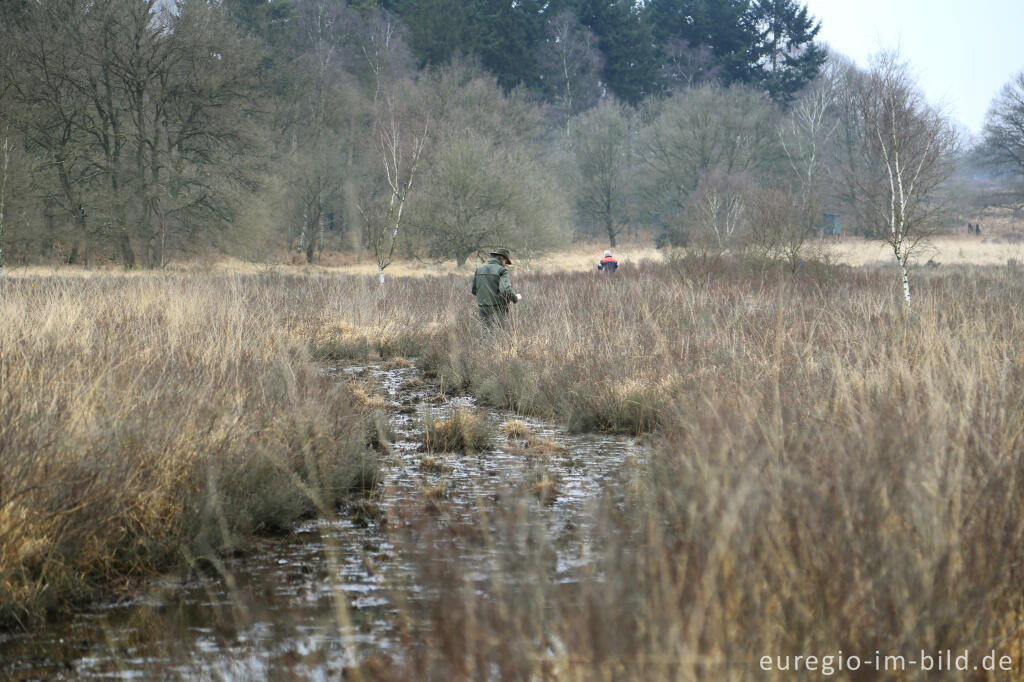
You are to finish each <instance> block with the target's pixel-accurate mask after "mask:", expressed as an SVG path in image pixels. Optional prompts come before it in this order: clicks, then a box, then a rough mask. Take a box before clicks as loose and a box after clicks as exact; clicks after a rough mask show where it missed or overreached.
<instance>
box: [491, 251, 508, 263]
mask: <svg viewBox="0 0 1024 682" xmlns="http://www.w3.org/2000/svg"><path fill="white" fill-rule="evenodd" d="M491 255H492V256H501V257H502V258H504V259H505V260H507V261H508V262H509V263H511V262H512V257H511V256H509V255H508V249H495V250H494V251H491Z"/></svg>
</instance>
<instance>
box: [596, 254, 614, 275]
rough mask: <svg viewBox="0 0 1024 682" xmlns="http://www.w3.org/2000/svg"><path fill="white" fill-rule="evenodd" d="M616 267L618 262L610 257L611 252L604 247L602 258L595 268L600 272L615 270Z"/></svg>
mask: <svg viewBox="0 0 1024 682" xmlns="http://www.w3.org/2000/svg"><path fill="white" fill-rule="evenodd" d="M618 267H619V263H618V261H616V260H615V259H614V258H612V252H611V251H609V250H607V249H605V252H604V258H602V259H601V262H600V263H598V264H597V269H598V270H600V271H601V272H615V270H616V269H618Z"/></svg>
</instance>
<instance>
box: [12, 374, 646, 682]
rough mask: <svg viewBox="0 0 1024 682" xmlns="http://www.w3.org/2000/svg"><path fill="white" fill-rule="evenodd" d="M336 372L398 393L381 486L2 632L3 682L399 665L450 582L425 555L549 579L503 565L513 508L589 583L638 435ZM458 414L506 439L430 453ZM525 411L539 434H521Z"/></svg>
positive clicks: (489, 573) (561, 563)
mask: <svg viewBox="0 0 1024 682" xmlns="http://www.w3.org/2000/svg"><path fill="white" fill-rule="evenodd" d="M327 371H329V372H331V373H332V374H335V375H337V377H338V380H339V381H344V380H350V381H361V382H365V383H367V384H372V385H376V386H377V387H378V389H377V390H378V392H379V394H380V397H381V398H382V399H383V401H384V404H385V409H386V411H387V414H388V415H389V417H388V419H389V428H390V431H391V433H390V434H389V439H388V440H389V442H390V445H389V447H387V448H386V449H385V451H384V452H383V454H382V455H381V462H380V464H381V482H380V485H379V487H378V489H377V490H375V491H374V493H373V494H372V495H370V496H369V497H368V498H366V499H362V500H358V501H356V502H354V503H353V505H352V507H351V508H349V509H347V510H343V511H342V512H339V514H338V515H337V517H336V518H332V519H318V520H315V521H310V522H307V523H304V524H302V525H300V526H299V527H297V528H296V529H295V530H294V531H293V532H291V533H289V534H287V535H285V536H282V537H274V538H261V539H259V540H258V541H257V543H256V546H255V547H254V548H253V549H252V551H251V552H247V553H246V555H245V556H244V557H241V558H237V559H225V560H224V562H223V564H222V565H219V566H217V567H215V570H208V571H193V572H189V573H187V574H182V575H172V576H165V577H163V578H161V579H159V580H155V581H153V582H151V583H149V584H148V585H146V586H145V587H144V589H142V590H141V591H140V592H138V593H136V594H133V595H131V596H129V597H126V598H124V599H121V600H116V601H113V602H110V603H105V604H98V605H94V606H93V607H91V608H88V609H85V610H83V611H82V612H80V613H79V614H78V615H76V616H75V617H74V618H72V619H70V620H68V621H64V622H60V623H57V624H54V625H51V626H49V627H46V628H45V629H41V630H34V631H32V632H24V633H23V632H17V633H7V634H0V678H2V679H14V680H28V679H68V680H71V679H74V680H80V679H101V678H102V679H153V678H158V679H175V678H196V677H199V678H208V679H238V680H248V679H265V678H269V677H274V676H276V673H275V671H280V670H287V671H289V674H291V675H296V676H299V677H301V678H304V679H335V678H337V677H338V676H339V675H340V674H341V673H342V671H344V669H345V668H346V667H348V666H350V665H353V664H358V663H360V662H361V661H363V660H365V659H367V658H368V657H374V656H375V657H383V658H385V659H386V658H392V659H394V658H400V657H402V656H403V655H405V653H406V649H407V647H408V646H410V643H409V641H408V639H407V638H403V635H402V628H401V626H400V623H401V620H402V617H401V616H402V615H403V614H405V615H406V616H408V615H409V614H416V613H419V612H426V611H428V610H429V609H421V608H419V607H420V606H421V605H424V604H427V603H428V602H430V601H431V600H432V599H436V598H437V594H436V589H435V588H436V585H431V584H428V583H427V582H426V581H424V580H423V579H422V576H423V574H424V571H423V565H424V562H427V563H431V564H434V568H435V569H439V570H440V572H441V573H443V572H444V570H443V569H444V568H445V566H446V564H451V565H457V567H458V571H459V574H460V575H463V576H469V579H470V580H472V581H479V583H480V584H481V585H484V584H491V583H494V582H495V581H498V582H501V583H505V584H511V585H514V584H515V583H517V582H520V581H524V580H536V579H538V578H537V575H536V573H530V574H529V575H525V574H524V575H516V574H515V571H514V569H509V568H508V564H507V562H502V561H498V560H496V557H498V556H501V555H508V554H509V553H515V552H517V551H519V550H518V548H516V547H510V546H503V544H504V545H508V544H509V543H515V542H516V539H515V537H513V536H510V535H509V534H503V533H494V534H489V533H488V531H487V526H486V519H487V518H493V517H496V516H499V515H500V514H502V513H504V512H507V511H508V509H509V507H510V506H513V505H517V506H518V507H519V508H520V509H521V510H523V511H521V513H525V514H528V515H529V516H530V518H531V523H532V524H533V526H532V527H534V528H536V527H539V528H540V529H541V532H542V533H543V534H544V535H545V536H546V537H545V538H544V543H545V546H546V547H549V548H550V552H549V554H550V555H551V560H550V561H547V562H546V563H545V568H544V569H543V575H542V577H541V579H544V580H547V581H551V582H564V583H572V582H574V581H577V580H578V579H579V577H580V575H581V571H583V570H585V569H586V568H587V566H588V564H590V562H591V561H592V558H591V555H590V547H591V544H590V542H589V541H588V538H589V536H590V533H591V531H592V528H591V527H590V525H591V524H593V523H595V522H594V520H593V519H594V518H595V514H594V508H595V506H596V505H598V504H599V502H600V501H602V500H601V498H602V496H603V494H604V491H605V490H606V484H608V483H609V482H610V481H612V480H621V478H622V477H623V476H624V475H625V473H624V472H625V471H627V470H628V469H629V468H631V467H633V466H635V465H636V462H637V461H638V460H639V457H638V456H639V455H640V454H641V450H640V448H641V446H639V445H638V444H637V443H636V442H635V441H634V440H633V439H631V438H628V437H617V436H597V435H578V434H568V433H565V432H564V431H563V430H561V429H560V428H558V427H557V426H556V425H554V424H548V423H544V422H540V421H537V420H531V419H521V418H517V417H515V416H514V415H513V414H511V413H507V412H503V411H500V410H490V409H484V408H480V407H478V406H476V405H474V403H473V400H472V399H471V398H467V397H446V396H443V395H441V394H440V393H439V392H438V387H437V385H436V384H434V383H432V382H431V381H429V380H424V377H423V376H422V373H421V372H420V370H418V369H417V368H416V367H413V366H369V367H345V368H332V369H330V370H327ZM455 409H463V410H472V411H473V412H476V413H484V414H485V415H486V417H487V419H488V420H489V421H490V423H491V424H492V425H493V428H494V432H495V436H494V438H493V439H492V445H490V446H488V447H487V448H485V449H484V450H483V451H482V452H479V453H475V454H465V453H424V452H421V451H420V443H421V442H422V432H423V422H424V419H429V418H432V417H435V418H436V417H443V416H444V415H445V414H447V413H449V412H451V411H452V410H455ZM514 419H515V420H516V421H518V422H521V423H522V424H523V425H525V427H526V430H528V432H529V433H530V434H532V435H530V436H529V439H530V440H529V442H527V441H526V440H525V439H524V438H525V437H524V436H523V435H522V434H521V433H519V432H517V431H515V430H510V429H509V428H508V424H509V422H510V421H512V420H514ZM503 426H504V427H505V429H504V432H503V431H502V427H503ZM607 502H608V501H607V500H603V503H607ZM481 528H483V530H482V531H481ZM460 529H476V530H475V532H461V531H460ZM424 530H426V531H427V532H423V531H424ZM481 533H483V534H484V535H487V539H486V541H485V542H480V541H479V536H480V535H481ZM474 538H475V539H474ZM410 548H415V551H414V552H410ZM413 554H415V557H414V556H413ZM437 572H438V571H437V570H435V571H434V573H435V574H436V573H437Z"/></svg>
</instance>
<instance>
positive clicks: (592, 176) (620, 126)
mask: <svg viewBox="0 0 1024 682" xmlns="http://www.w3.org/2000/svg"><path fill="white" fill-rule="evenodd" d="M572 139H573V145H572V152H573V156H574V157H575V159H576V168H577V171H578V173H579V186H578V190H577V197H576V204H577V209H578V210H579V212H580V213H581V214H582V216H581V217H582V218H583V219H584V220H587V221H593V222H594V223H596V224H597V225H599V226H600V227H601V229H603V230H604V232H605V234H606V235H607V236H608V242H609V244H610V245H611V246H615V237H616V236H617V235H618V234H619V233H620V232H621V231H622V230H623V228H624V227H625V226H626V223H627V221H628V220H629V215H630V202H629V198H630V196H631V195H632V184H633V183H632V170H633V168H632V166H633V151H632V134H631V130H630V124H629V120H628V118H627V116H626V112H625V110H624V109H623V107H622V106H621V105H620V104H618V103H617V102H614V101H613V100H611V99H606V100H603V101H602V102H601V103H600V104H598V106H597V107H595V108H594V109H592V110H591V111H588V112H586V113H584V114H582V115H580V116H579V117H578V120H577V122H576V124H575V129H574V130H573V135H572Z"/></svg>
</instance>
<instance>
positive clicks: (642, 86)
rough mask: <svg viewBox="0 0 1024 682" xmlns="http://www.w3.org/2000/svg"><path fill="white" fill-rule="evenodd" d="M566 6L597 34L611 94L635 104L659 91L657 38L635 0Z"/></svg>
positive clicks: (579, 1)
mask: <svg viewBox="0 0 1024 682" xmlns="http://www.w3.org/2000/svg"><path fill="white" fill-rule="evenodd" d="M567 6H568V7H569V8H570V9H572V10H573V11H574V12H575V13H576V16H577V17H579V20H580V23H581V24H583V25H584V26H586V27H587V28H589V29H590V30H591V31H593V33H594V35H596V36H597V38H598V49H599V50H600V51H601V54H602V55H603V56H604V68H603V70H602V73H603V76H604V82H605V85H606V86H607V88H608V90H610V91H611V92H612V94H614V95H615V96H616V97H617V98H618V99H620V100H622V101H624V102H628V103H629V104H633V105H635V104H638V103H639V102H640V101H641V100H642V99H643V98H644V97H646V96H647V95H650V94H651V93H653V92H656V91H657V89H658V88H657V86H656V82H657V71H658V60H657V58H656V51H655V49H654V40H653V37H652V35H651V31H650V27H649V25H648V24H646V23H644V22H643V21H641V18H640V16H639V14H638V13H637V11H636V10H635V9H634V7H635V6H634V4H633V3H632V2H629V0H610V1H608V0H576V2H572V1H571V0H570V2H568V3H567Z"/></svg>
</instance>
